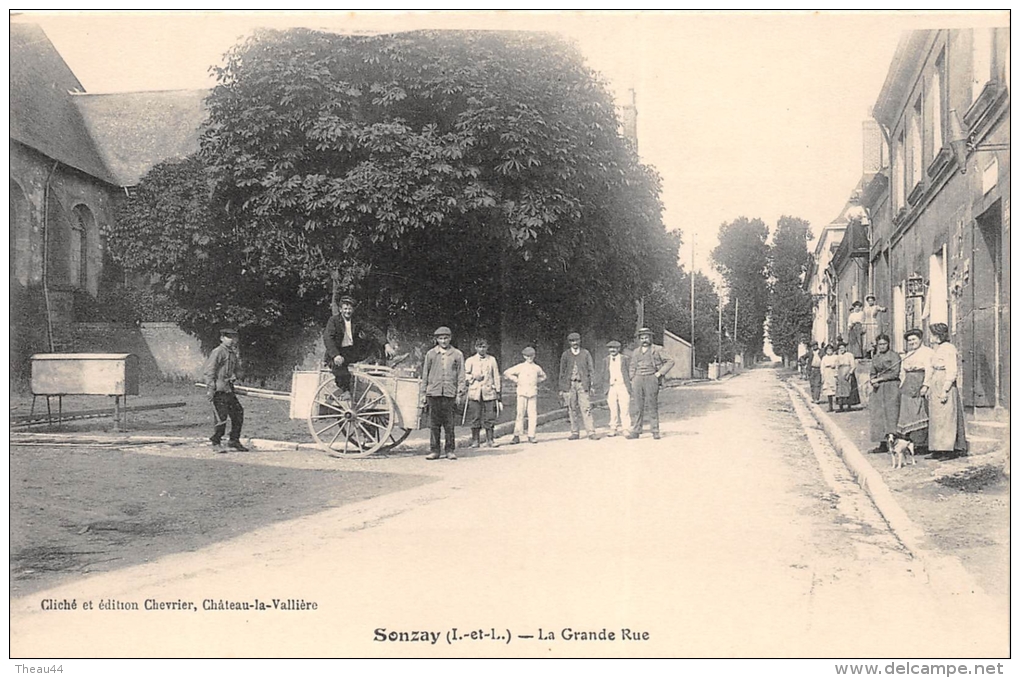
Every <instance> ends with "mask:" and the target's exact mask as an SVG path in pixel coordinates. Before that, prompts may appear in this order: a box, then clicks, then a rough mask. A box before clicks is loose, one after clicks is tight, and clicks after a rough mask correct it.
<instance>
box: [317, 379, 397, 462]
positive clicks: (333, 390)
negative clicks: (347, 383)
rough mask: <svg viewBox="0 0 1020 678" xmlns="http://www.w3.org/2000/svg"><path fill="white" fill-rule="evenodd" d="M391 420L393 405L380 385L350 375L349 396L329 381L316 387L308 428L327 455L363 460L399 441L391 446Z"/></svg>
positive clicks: (376, 382) (393, 417)
mask: <svg viewBox="0 0 1020 678" xmlns="http://www.w3.org/2000/svg"><path fill="white" fill-rule="evenodd" d="M395 419H396V416H395V413H394V408H393V401H392V400H391V399H390V397H389V395H387V394H386V391H385V390H383V386H382V383H381V382H380V381H379V380H378V379H375V378H374V377H371V376H368V375H365V374H354V375H352V379H351V393H350V395H349V396H347V395H346V394H344V395H343V396H342V395H341V394H340V392H339V389H338V388H337V385H336V383H335V382H334V381H333V380H332V379H330V380H328V381H325V382H323V383H322V384H321V385H320V386H319V389H318V391H316V392H315V398H314V399H313V400H312V409H311V412H310V413H309V416H308V428H309V430H310V431H311V433H312V437H313V438H314V439H315V442H316V443H317V444H318V445H319V447H321V448H322V449H323V450H325V451H326V452H328V453H330V454H333V455H336V456H342V457H367V456H368V455H370V454H372V453H373V452H377V451H378V450H380V449H382V448H383V447H392V446H393V445H396V444H397V443H399V442H400V441H402V440H403V438H400V439H399V440H397V441H396V442H394V438H393V434H394V420H395ZM400 430H401V431H402V430H403V429H400ZM398 435H399V433H398ZM403 435H404V438H406V437H407V435H406V434H403Z"/></svg>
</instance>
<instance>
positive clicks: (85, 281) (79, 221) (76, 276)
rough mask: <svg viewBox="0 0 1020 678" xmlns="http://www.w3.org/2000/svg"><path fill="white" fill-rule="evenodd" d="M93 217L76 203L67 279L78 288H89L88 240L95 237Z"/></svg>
mask: <svg viewBox="0 0 1020 678" xmlns="http://www.w3.org/2000/svg"><path fill="white" fill-rule="evenodd" d="M95 223H96V222H95V219H94V218H93V217H92V211H91V210H90V209H89V208H88V207H86V206H85V205H78V206H76V207H75V208H74V211H73V213H72V215H71V239H70V243H69V248H68V249H69V250H70V252H69V253H70V267H69V276H68V278H69V280H68V282H70V283H71V284H72V285H74V286H75V287H77V288H79V289H83V290H87V289H88V288H89V257H88V252H89V242H90V240H91V239H92V238H93V237H95V230H96V229H95Z"/></svg>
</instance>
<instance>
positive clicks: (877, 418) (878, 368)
mask: <svg viewBox="0 0 1020 678" xmlns="http://www.w3.org/2000/svg"><path fill="white" fill-rule="evenodd" d="M889 344H890V341H889V335H887V334H880V335H878V336H877V337H876V339H875V357H874V358H873V359H872V361H871V388H872V393H871V398H870V399H869V400H868V411H869V413H870V414H871V441H872V442H876V443H879V449H878V451H879V452H884V451H885V449H886V444H885V437H886V436H887V435H889V434H890V433H896V425H897V423H898V422H899V418H900V356H899V354H898V353H896V351H891V350H889Z"/></svg>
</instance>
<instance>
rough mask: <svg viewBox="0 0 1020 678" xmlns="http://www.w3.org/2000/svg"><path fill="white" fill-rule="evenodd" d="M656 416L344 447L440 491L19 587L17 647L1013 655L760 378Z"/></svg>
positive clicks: (681, 397)
mask: <svg viewBox="0 0 1020 678" xmlns="http://www.w3.org/2000/svg"><path fill="white" fill-rule="evenodd" d="M661 409H662V416H663V427H662V428H663V434H664V435H663V438H662V439H661V440H659V441H653V440H652V439H651V438H650V437H649V436H648V435H647V434H646V435H645V436H644V437H642V438H641V439H639V440H633V441H628V440H623V439H620V438H603V439H601V440H598V441H588V440H580V441H567V440H566V435H567V434H566V432H565V430H564V429H565V423H564V422H559V423H558V424H556V425H553V426H552V427H543V429H540V431H539V437H540V439H541V440H542V441H543V442H542V444H539V445H523V446H512V447H511V446H507V445H505V443H506V442H507V441H508V438H506V437H504V438H502V439H501V442H503V443H504V445H503V446H501V447H500V448H499V449H498V450H496V451H495V453H491V454H480V455H475V456H472V454H471V453H470V452H466V454H464V455H463V456H462V458H461V459H459V460H457V461H445V460H443V461H436V462H426V461H425V460H424V459H422V457H421V456H410V455H407V456H399V457H391V458H380V459H369V460H341V461H339V462H338V464H339V465H340V466H339V468H340V473H338V474H336V475H338V476H340V477H339V478H338V480H337V482H338V483H342V482H344V481H343V476H344V473H345V472H347V471H350V472H353V471H368V472H374V471H380V472H381V471H385V472H387V473H398V474H402V473H406V474H411V475H421V474H425V475H430V476H432V477H434V478H435V482H430V483H427V484H419V485H416V486H412V485H413V483H407V484H405V485H404V487H407V488H408V489H403V490H402V491H398V492H393V493H390V494H385V495H383V496H377V497H374V498H369V499H366V500H364V501H359V502H356V503H350V504H346V505H343V506H339V507H337V508H330V509H328V510H324V511H321V512H319V513H313V514H308V515H303V516H302V517H299V518H296V519H292V520H287V521H283V522H276V523H271V524H268V525H266V524H262V525H260V526H251V527H252V528H253V529H254V531H249V532H247V533H244V534H240V536H237V537H235V538H229V539H225V540H222V541H218V542H215V543H211V544H208V545H204V546H202V547H200V548H198V549H197V550H194V551H190V552H179V553H174V554H170V555H166V556H163V557H161V558H159V559H156V560H153V561H152V562H149V563H145V564H141V565H135V566H132V567H126V568H124V569H120V570H116V571H111V572H106V573H101V574H96V575H92V576H89V577H86V578H81V579H79V580H77V581H72V582H69V583H66V584H63V585H61V586H60V587H59V588H54V589H50V590H45V591H37V592H33V593H31V594H30V595H26V596H23V597H20V598H17V599H14V600H12V609H11V655H12V657H21V656H39V657H45V656H81V657H87V656H133V655H139V656H167V657H170V656H377V655H383V656H425V657H432V656H436V657H444V656H496V657H499V656H520V655H525V656H681V657H683V656H688V657H716V656H727V657H731V656H732V657H759V656H763V657H769V656H775V657H831V656H836V657H840V656H842V657H853V656H858V657H885V656H894V657H917V656H929V657H965V656H983V657H984V656H1005V655H1007V654H1008V652H1009V647H1008V629H1009V626H1008V617H1007V616H1006V614H1005V611H1003V610H1001V609H997V608H996V607H995V606H993V605H992V604H991V602H990V601H989V600H988V598H987V597H986V596H984V595H983V594H981V593H961V592H959V591H948V590H946V591H941V590H937V589H935V588H934V587H932V586H931V585H930V584H929V583H928V582H927V579H926V577H925V576H924V575H923V573H922V571H921V569H920V566H919V564H918V563H917V562H916V561H914V560H912V559H911V557H910V555H909V554H908V553H907V552H906V551H905V550H904V549H903V547H902V546H901V545H900V544H899V542H898V541H897V540H896V538H895V537H894V536H893V535H892V533H890V532H889V530H888V528H887V527H886V525H885V523H884V522H883V520H882V519H881V516H880V515H879V514H878V513H877V511H876V510H875V508H874V507H873V505H872V504H871V503H870V501H869V500H868V499H867V497H866V496H865V495H864V494H863V492H862V491H861V490H860V489H859V488H858V487H857V486H856V485H855V484H853V482H852V481H851V480H850V478H849V474H848V473H847V471H846V470H845V468H843V467H842V466H841V465H840V462H839V460H838V458H836V457H835V456H834V454H833V453H832V451H831V450H830V449H826V448H825V447H824V445H823V446H822V447H820V448H817V449H813V448H812V446H811V444H810V443H809V441H808V438H807V437H806V436H805V433H804V429H803V428H802V425H801V423H800V420H799V419H798V418H797V416H796V414H795V412H794V411H793V407H792V406H791V401H790V399H789V397H788V395H787V392H786V391H785V389H784V388H783V387H782V385H781V383H780V381H779V379H778V376H777V374H776V372H775V371H774V370H768V369H761V370H752V371H750V372H747V373H745V374H743V375H740V376H737V377H735V378H732V379H730V380H728V381H724V382H722V383H721V384H705V385H699V386H689V387H683V388H678V389H671V390H667V391H664V392H663V395H662V408H661ZM598 414H599V415H601V416H600V417H599V418H597V421H599V422H602V423H604V422H605V412H600V413H598ZM286 459H287V458H286V457H282V456H281V457H280V458H279V459H277V460H276V461H274V462H273V463H274V465H279V464H283V463H285V460H286ZM245 463H247V462H245ZM291 490H292V491H293V492H294V493H295V494H300V493H302V492H303V491H304V489H303V487H301V486H294V487H292V488H291ZM320 491H321V490H320ZM72 600H73V601H74V602H75V606H76V609H74V610H52V611H44V610H42V609H41V608H42V606H43V604H44V603H43V601H54V602H52V603H46V604H47V605H48V606H53V605H58V606H59V605H61V604H62V603H63V601H67V602H70V601H72ZM147 600H150V601H156V602H154V603H149V604H148V606H149V607H160V604H161V603H162V604H167V605H164V609H161V610H160V609H156V610H151V609H150V610H148V611H147V610H145V609H144V608H145V607H146V601H147ZM274 600H275V601H276V602H275V603H274ZM86 601H91V602H92V604H93V606H94V609H92V610H83V609H82V606H83V603H85V602H86ZM101 601H103V602H104V603H107V602H108V603H111V604H112V605H109V606H112V607H114V608H122V607H124V606H125V604H127V605H126V606H127V607H130V603H137V605H138V607H139V609H138V610H124V609H113V610H100V609H98V608H99V605H100V602H101ZM189 604H191V606H193V608H194V609H175V608H189ZM245 604H247V605H248V608H249V609H248V610H244V609H229V608H232V607H244V605H245ZM260 604H261V605H264V606H265V607H266V609H264V610H262V609H258V608H259V605H260ZM210 606H211V607H212V608H215V609H206V610H203V607H210ZM167 608H169V609H167ZM313 608H314V609H313ZM610 634H612V636H613V637H612V639H609V635H610Z"/></svg>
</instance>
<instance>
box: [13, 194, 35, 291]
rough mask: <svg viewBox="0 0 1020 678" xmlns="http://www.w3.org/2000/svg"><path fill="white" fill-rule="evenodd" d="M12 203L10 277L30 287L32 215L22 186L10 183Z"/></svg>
mask: <svg viewBox="0 0 1020 678" xmlns="http://www.w3.org/2000/svg"><path fill="white" fill-rule="evenodd" d="M9 195H10V203H11V224H10V228H11V243H10V244H11V252H10V257H11V262H10V263H11V268H10V277H11V279H12V280H17V281H18V282H19V283H21V284H22V285H26V286H27V285H28V283H29V278H30V273H31V270H32V214H31V207H30V206H29V204H28V199H27V198H26V197H25V192H24V191H22V190H21V186H19V185H18V184H17V182H15V181H14V180H13V179H12V180H11V182H10V194H9Z"/></svg>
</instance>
